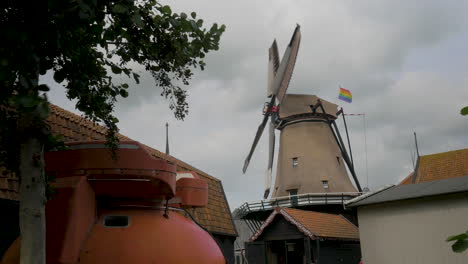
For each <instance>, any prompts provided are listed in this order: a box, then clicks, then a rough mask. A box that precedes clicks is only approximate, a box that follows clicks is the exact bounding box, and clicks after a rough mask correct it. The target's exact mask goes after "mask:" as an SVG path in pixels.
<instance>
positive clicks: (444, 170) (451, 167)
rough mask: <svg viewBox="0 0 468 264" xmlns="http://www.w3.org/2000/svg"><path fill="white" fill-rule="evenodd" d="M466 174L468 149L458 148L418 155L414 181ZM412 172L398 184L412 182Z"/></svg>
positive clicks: (467, 172) (467, 170) (467, 171)
mask: <svg viewBox="0 0 468 264" xmlns="http://www.w3.org/2000/svg"><path fill="white" fill-rule="evenodd" d="M467 175H468V149H460V150H454V151H448V152H442V153H436V154H431V155H425V156H421V157H419V161H418V167H417V169H416V179H415V182H414V183H420V182H426V181H435V180H442V179H449V178H456V177H463V176H467ZM412 176H413V173H411V174H410V175H408V177H406V178H405V179H404V180H403V181H401V182H400V184H409V183H412Z"/></svg>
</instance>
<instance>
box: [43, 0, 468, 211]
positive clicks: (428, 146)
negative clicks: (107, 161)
mask: <svg viewBox="0 0 468 264" xmlns="http://www.w3.org/2000/svg"><path fill="white" fill-rule="evenodd" d="M165 2H166V3H168V4H170V5H172V6H173V9H174V10H176V11H179V12H182V11H183V12H187V13H190V12H191V11H196V12H197V14H198V16H199V17H200V18H203V19H204V20H205V22H207V23H213V22H217V23H219V24H225V25H226V32H225V34H224V35H223V36H222V39H221V45H220V50H219V51H216V52H212V53H210V54H209V55H208V56H207V59H206V62H207V67H206V70H205V71H203V72H196V74H195V76H194V78H193V79H192V81H191V84H190V85H189V86H188V87H187V89H188V90H189V98H188V101H189V105H190V113H189V115H188V117H187V118H186V119H185V121H183V122H182V121H177V120H175V118H174V117H173V114H172V113H171V111H170V110H169V109H168V104H167V102H166V101H164V99H162V98H161V97H160V96H159V94H160V90H159V88H157V87H155V86H154V83H153V82H152V79H151V76H150V75H149V74H145V73H144V72H143V71H142V72H141V73H142V74H143V75H144V76H143V81H142V84H141V85H140V86H136V85H131V86H132V87H131V88H132V89H131V90H130V96H129V98H127V99H124V100H121V101H120V102H119V104H118V106H117V110H116V115H117V116H118V118H119V119H120V129H121V133H123V134H125V135H126V136H129V137H130V138H132V139H135V140H138V141H140V142H142V143H144V144H147V145H149V146H151V147H154V148H156V149H159V150H161V151H164V150H165V123H166V122H169V124H170V128H169V129H170V150H171V154H172V155H173V156H175V157H177V158H179V159H181V160H183V161H185V162H187V163H189V164H191V165H193V166H195V167H197V168H199V169H201V170H203V171H205V172H207V173H209V174H211V175H213V176H215V177H217V178H219V179H220V180H222V182H223V185H224V189H225V191H226V196H227V198H228V201H229V203H230V206H231V210H234V208H236V207H237V206H239V205H240V204H241V203H243V202H245V201H254V200H259V199H261V197H262V195H263V190H264V186H263V183H264V171H265V169H266V165H267V137H266V134H265V135H263V137H262V139H261V141H260V143H259V145H258V147H257V151H256V153H255V154H254V156H253V158H252V161H251V164H250V167H249V170H248V171H247V173H246V174H245V175H242V171H241V170H242V166H243V161H244V159H245V156H246V155H247V153H248V151H249V148H250V145H251V143H252V140H253V137H254V135H255V132H256V129H257V126H258V125H259V123H260V121H261V118H262V108H263V104H264V103H265V102H266V101H267V100H266V78H267V61H268V48H269V46H270V45H271V43H272V41H273V39H275V38H276V39H277V41H278V46H279V53H280V56H282V54H283V51H284V48H285V47H286V45H287V43H288V41H289V39H290V37H291V35H292V33H293V30H294V27H295V25H296V23H298V24H300V25H301V32H302V41H301V46H300V50H299V54H298V58H297V62H296V67H295V70H294V74H293V78H292V80H291V83H290V86H289V90H288V93H297V94H315V95H318V96H320V97H322V98H324V99H326V100H329V101H332V102H335V103H337V104H339V105H341V106H343V107H344V109H345V112H347V113H365V114H366V119H367V120H366V121H367V133H366V135H367V162H368V166H367V167H368V170H367V171H368V185H369V187H370V188H371V189H376V188H378V187H381V186H383V185H386V184H395V183H397V182H398V181H399V180H401V179H402V178H404V177H405V176H407V175H408V174H409V173H410V172H411V171H412V161H411V155H412V154H411V153H412V152H414V141H413V131H416V132H417V134H418V143H419V149H420V153H421V155H426V154H431V153H436V152H444V151H448V150H455V149H461V148H467V147H468V136H467V133H468V117H462V116H461V115H460V114H459V112H460V109H461V108H462V107H463V106H465V105H468V77H467V76H468V75H467V73H468V45H467V44H468V16H466V14H468V4H467V3H468V2H467V1H456V0H454V1H450V0H448V1H436V0H434V1H432V0H431V1H429V0H424V1H423V0H420V1H397V0H392V1H376V0H367V1H359V0H353V1H350V0H340V1H338V0H327V1H312V0H304V1H279V0H278V1H272V0H268V1H260V0H256V1H245V0H242V1H240V0H238V1H221V0H218V1H200V0H198V1H193V0H192V1H191V0H178V1H165ZM43 81H44V82H46V83H48V84H50V85H51V86H52V91H51V92H50V94H49V98H50V100H51V101H52V103H54V104H57V105H59V106H62V107H64V108H66V109H68V110H70V111H73V112H75V113H79V112H77V111H76V110H75V109H74V105H73V103H71V102H69V101H67V99H66V97H65V96H64V91H63V88H62V87H61V86H60V85H57V84H55V83H53V80H52V78H51V77H50V76H45V78H43ZM339 85H341V86H342V87H344V88H346V89H349V90H350V91H351V92H352V94H353V102H352V103H351V104H348V103H345V102H343V101H339V100H338V99H337V96H338V86H339ZM339 121H340V122H339V123H340V124H341V120H339ZM348 123H349V127H350V130H351V132H350V137H351V141H352V147H353V154H354V159H355V166H356V170H357V174H358V178H359V179H360V182H361V185H363V186H366V185H367V177H366V162H365V160H366V154H365V144H364V138H365V134H364V122H363V119H362V118H361V117H349V118H348ZM278 133H279V132H278V131H277V138H279V135H278ZM311 136H313V135H311Z"/></svg>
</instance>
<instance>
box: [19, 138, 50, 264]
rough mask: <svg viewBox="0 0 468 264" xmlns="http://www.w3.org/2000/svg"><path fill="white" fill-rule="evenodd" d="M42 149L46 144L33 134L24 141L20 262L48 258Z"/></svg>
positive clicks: (30, 263) (29, 263)
mask: <svg viewBox="0 0 468 264" xmlns="http://www.w3.org/2000/svg"><path fill="white" fill-rule="evenodd" d="M38 133H40V132H38ZM43 152H44V151H43V144H42V142H41V141H40V140H39V139H38V138H34V137H30V138H29V139H26V140H25V141H24V142H22V144H21V156H20V176H21V185H20V229H21V255H20V263H21V264H45V260H46V258H45V255H46V254H45V243H46V242H45V228H46V227H45V202H46V197H45V175H44V156H43V155H44V153H43Z"/></svg>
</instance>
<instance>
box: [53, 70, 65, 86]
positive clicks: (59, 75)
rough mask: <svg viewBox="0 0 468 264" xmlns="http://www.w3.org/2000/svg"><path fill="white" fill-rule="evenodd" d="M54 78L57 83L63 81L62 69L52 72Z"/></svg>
mask: <svg viewBox="0 0 468 264" xmlns="http://www.w3.org/2000/svg"><path fill="white" fill-rule="evenodd" d="M54 80H55V81H56V82H57V83H61V82H63V80H65V73H63V71H60V70H59V71H56V72H54Z"/></svg>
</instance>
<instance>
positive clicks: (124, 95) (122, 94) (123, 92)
mask: <svg viewBox="0 0 468 264" xmlns="http://www.w3.org/2000/svg"><path fill="white" fill-rule="evenodd" d="M119 93H120V96H122V97H123V98H126V97H128V92H127V90H124V89H120V91H119Z"/></svg>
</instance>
